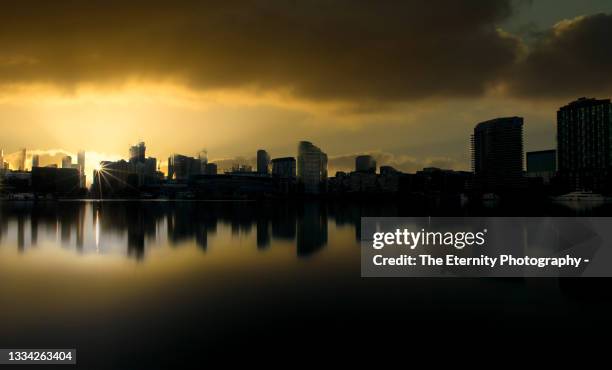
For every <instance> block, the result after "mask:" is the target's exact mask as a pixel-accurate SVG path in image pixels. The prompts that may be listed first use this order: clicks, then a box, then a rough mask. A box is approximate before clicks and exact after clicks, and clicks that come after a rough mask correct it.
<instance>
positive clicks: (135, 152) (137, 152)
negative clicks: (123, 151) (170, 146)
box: [130, 142, 147, 163]
mask: <svg viewBox="0 0 612 370" xmlns="http://www.w3.org/2000/svg"><path fill="white" fill-rule="evenodd" d="M146 152H147V147H146V146H145V143H144V142H140V143H138V144H136V145H134V146H132V147H130V163H144V162H145V158H146Z"/></svg>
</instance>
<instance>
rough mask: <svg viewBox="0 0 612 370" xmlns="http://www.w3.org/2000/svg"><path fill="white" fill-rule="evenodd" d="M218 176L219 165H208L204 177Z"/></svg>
mask: <svg viewBox="0 0 612 370" xmlns="http://www.w3.org/2000/svg"><path fill="white" fill-rule="evenodd" d="M216 174H217V164H216V163H207V164H206V169H205V170H204V175H216Z"/></svg>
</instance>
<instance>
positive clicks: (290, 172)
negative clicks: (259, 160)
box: [272, 157, 296, 179]
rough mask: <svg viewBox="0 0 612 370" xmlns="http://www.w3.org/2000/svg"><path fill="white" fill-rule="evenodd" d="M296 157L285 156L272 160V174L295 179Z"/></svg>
mask: <svg viewBox="0 0 612 370" xmlns="http://www.w3.org/2000/svg"><path fill="white" fill-rule="evenodd" d="M295 172H296V167H295V158H293V157H284V158H274V159H273V160H272V176H274V177H278V178H281V179H295Z"/></svg>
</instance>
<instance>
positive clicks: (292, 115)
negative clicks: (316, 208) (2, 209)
mask: <svg viewBox="0 0 612 370" xmlns="http://www.w3.org/2000/svg"><path fill="white" fill-rule="evenodd" d="M611 36H612V2H610V1H607V0H606V1H599V0H532V1H528V0H514V1H513V0H496V1H490V0H464V1H457V0H429V1H427V2H423V1H386V2H372V1H363V0H335V1H323V0H314V1H303V2H298V1H280V0H271V1H246V0H245V1H193V2H189V1H176V2H167V1H156V0H149V1H130V2H125V1H114V0H111V1H88V2H74V1H63V0H59V1H53V2H49V1H32V0H25V1H23V0H22V1H10V0H9V1H3V2H2V3H1V4H0V130H1V134H0V148H2V149H4V152H5V155H6V157H7V160H8V161H11V160H12V159H14V158H15V156H14V155H11V153H14V152H16V151H17V150H19V148H24V147H25V148H27V149H28V153H30V155H31V154H34V153H36V154H39V155H41V156H42V164H48V163H54V162H59V160H60V158H61V156H62V155H64V154H66V153H67V154H72V155H75V154H76V152H77V151H79V150H86V152H87V162H88V168H89V169H90V170H91V169H92V168H93V167H94V166H95V164H96V163H97V162H99V161H100V160H105V159H107V160H116V159H119V158H125V157H127V155H128V149H129V146H130V145H133V144H135V143H137V142H139V141H145V142H146V145H147V154H148V155H149V156H154V157H157V158H158V159H159V160H160V161H165V159H167V157H168V156H169V155H170V154H172V153H180V154H186V155H195V154H196V153H197V152H198V151H200V150H202V149H206V150H207V151H208V153H209V158H210V160H213V161H214V160H217V161H219V162H220V163H224V164H226V163H231V162H234V161H241V162H252V161H253V157H254V156H255V153H256V151H257V149H260V148H263V149H266V150H268V152H269V153H270V154H271V156H272V157H280V156H295V155H296V151H297V143H298V141H299V140H310V141H312V142H313V143H315V144H316V145H318V146H319V147H321V148H322V149H323V150H324V151H325V152H327V153H328V155H329V157H330V162H329V163H330V172H331V173H333V172H334V171H335V170H347V169H350V168H351V167H352V166H353V163H354V157H355V156H356V155H358V154H363V153H371V154H373V155H374V156H375V157H376V158H377V159H378V163H379V165H392V166H395V167H396V168H398V169H400V170H404V171H408V172H412V171H415V170H418V169H420V168H422V167H424V166H437V167H443V168H452V169H469V138H470V134H471V132H472V130H473V127H474V126H475V124H476V123H478V122H481V121H484V120H487V119H491V118H495V117H501V116H515V115H517V116H522V117H524V118H525V130H524V131H525V149H526V150H528V151H529V150H541V149H549V148H554V147H555V117H556V110H557V109H558V108H559V107H560V106H562V105H565V104H566V103H568V102H570V101H572V100H575V99H576V98H578V97H582V96H589V97H598V98H609V97H610V96H611V95H612V73H610V69H611V68H610V67H611V66H612V48H611V47H610V38H611Z"/></svg>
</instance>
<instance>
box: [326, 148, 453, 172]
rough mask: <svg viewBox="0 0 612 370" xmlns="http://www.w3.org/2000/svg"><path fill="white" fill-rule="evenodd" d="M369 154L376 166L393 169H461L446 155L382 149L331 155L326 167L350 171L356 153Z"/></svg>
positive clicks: (414, 170) (405, 170) (333, 170)
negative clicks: (400, 153)
mask: <svg viewBox="0 0 612 370" xmlns="http://www.w3.org/2000/svg"><path fill="white" fill-rule="evenodd" d="M362 154H369V155H371V156H372V157H374V159H375V160H376V165H377V166H378V168H380V166H391V167H394V168H395V169H397V170H399V171H402V172H406V173H414V172H416V171H420V170H422V169H423V168H425V167H438V168H443V169H455V170H458V169H462V168H461V165H460V164H459V163H458V162H457V161H455V160H454V159H452V158H446V157H431V158H415V157H412V156H409V155H395V154H393V153H389V152H384V151H372V152H363V153H353V154H344V155H338V156H331V157H329V159H328V168H329V173H330V175H332V176H333V174H335V173H336V171H344V172H350V171H354V170H355V158H356V157H357V156H358V155H362Z"/></svg>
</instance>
